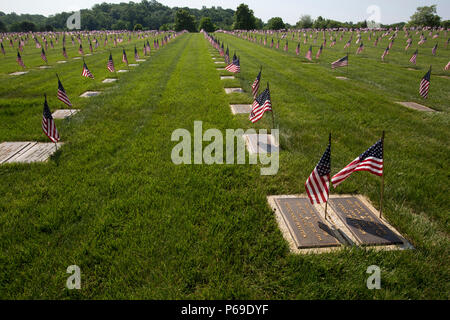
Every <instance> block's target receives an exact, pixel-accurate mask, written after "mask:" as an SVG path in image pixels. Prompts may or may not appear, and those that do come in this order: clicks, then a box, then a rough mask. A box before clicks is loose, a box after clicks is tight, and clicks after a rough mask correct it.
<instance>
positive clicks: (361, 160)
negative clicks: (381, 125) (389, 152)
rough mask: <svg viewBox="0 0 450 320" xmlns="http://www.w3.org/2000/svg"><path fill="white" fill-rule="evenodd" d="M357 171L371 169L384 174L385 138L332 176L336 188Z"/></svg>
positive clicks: (378, 174)
mask: <svg viewBox="0 0 450 320" xmlns="http://www.w3.org/2000/svg"><path fill="white" fill-rule="evenodd" d="M355 171H369V172H370V173H372V174H375V175H377V176H382V175H383V140H382V139H380V140H378V142H377V143H375V144H374V145H373V146H371V147H370V148H369V149H367V151H366V152H364V153H362V154H361V155H360V156H359V157H357V158H356V159H355V160H353V161H352V162H350V164H348V165H347V166H346V167H345V168H344V169H342V170H341V171H339V172H338V173H337V174H335V175H334V176H333V177H332V178H331V182H332V183H333V186H334V187H335V188H336V187H337V186H338V185H339V184H341V183H342V182H343V181H344V180H345V179H347V178H348V177H349V176H350V175H351V174H352V173H353V172H355Z"/></svg>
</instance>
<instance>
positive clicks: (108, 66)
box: [106, 52, 115, 72]
mask: <svg viewBox="0 0 450 320" xmlns="http://www.w3.org/2000/svg"><path fill="white" fill-rule="evenodd" d="M106 68H108V70H109V72H114V71H115V69H114V61H113V58H112V54H111V52H110V53H109V59H108V64H107V65H106Z"/></svg>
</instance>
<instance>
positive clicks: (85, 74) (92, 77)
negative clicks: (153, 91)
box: [81, 62, 94, 79]
mask: <svg viewBox="0 0 450 320" xmlns="http://www.w3.org/2000/svg"><path fill="white" fill-rule="evenodd" d="M81 75H82V76H83V77H86V78H91V79H94V75H93V74H92V73H91V72H90V71H89V69H88V67H87V65H86V62H84V63H83V72H81Z"/></svg>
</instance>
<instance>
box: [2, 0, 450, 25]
mask: <svg viewBox="0 0 450 320" xmlns="http://www.w3.org/2000/svg"><path fill="white" fill-rule="evenodd" d="M102 2H108V3H120V2H128V1H127V0H106V1H102V0H100V1H99V0H62V1H61V0H41V1H35V0H32V1H30V0H1V3H0V11H3V12H5V13H11V12H16V13H18V14H20V13H34V14H43V15H45V16H48V15H50V14H55V13H58V12H62V11H74V10H79V9H87V8H91V7H92V6H93V5H94V4H96V3H102ZM134 2H140V0H135V1H134ZM158 2H161V3H163V4H165V5H167V6H169V7H175V6H177V7H190V8H201V7H202V6H206V7H211V6H221V7H222V8H231V9H236V7H237V6H238V5H239V4H240V3H243V2H244V3H246V4H248V5H249V7H250V9H252V10H253V11H254V12H255V15H256V16H257V17H259V18H261V19H262V20H263V21H265V22H267V20H268V19H269V18H271V17H276V16H279V17H282V18H283V20H284V21H285V22H288V23H290V24H295V23H296V22H297V21H298V20H299V17H300V16H301V15H303V14H310V15H311V16H312V17H313V18H316V17H317V16H319V15H321V16H322V17H324V18H329V19H334V20H338V21H342V22H344V21H353V22H358V21H363V20H365V19H367V20H374V21H377V22H381V23H384V24H390V23H394V22H400V21H408V20H409V17H410V16H411V15H412V14H413V13H414V11H415V9H416V8H417V7H419V6H424V5H432V4H437V10H438V14H439V15H440V16H441V17H442V18H443V19H444V20H450V0H431V1H429V0H340V1H339V0H337V1H336V0H208V1H200V0H160V1H158ZM373 6H376V7H377V8H379V10H378V9H375V10H369V11H370V12H368V8H373Z"/></svg>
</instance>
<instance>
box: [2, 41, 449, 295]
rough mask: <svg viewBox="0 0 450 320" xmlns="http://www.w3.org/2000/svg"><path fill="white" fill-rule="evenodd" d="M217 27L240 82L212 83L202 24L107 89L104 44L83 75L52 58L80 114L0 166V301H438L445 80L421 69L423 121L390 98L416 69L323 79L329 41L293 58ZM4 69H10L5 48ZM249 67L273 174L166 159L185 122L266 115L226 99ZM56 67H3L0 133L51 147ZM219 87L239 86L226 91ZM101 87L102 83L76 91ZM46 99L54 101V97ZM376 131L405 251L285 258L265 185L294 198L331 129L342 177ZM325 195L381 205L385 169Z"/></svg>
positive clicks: (444, 271) (353, 71)
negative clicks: (269, 112)
mask: <svg viewBox="0 0 450 320" xmlns="http://www.w3.org/2000/svg"><path fill="white" fill-rule="evenodd" d="M219 38H221V39H223V40H225V41H226V43H228V44H229V45H230V46H231V47H232V48H233V50H234V49H236V50H238V53H239V55H240V57H241V67H242V73H241V74H240V75H239V78H238V79H237V80H233V81H227V82H225V81H221V80H220V79H219V76H218V75H219V72H217V71H216V70H215V69H216V65H215V64H214V62H213V61H212V60H211V57H210V52H213V49H212V48H211V47H210V45H209V43H208V42H207V41H205V40H204V38H203V36H202V35H200V34H188V35H183V36H181V37H179V38H178V39H176V40H175V41H173V42H171V43H169V44H168V45H167V46H166V47H164V48H162V49H161V50H159V51H157V52H154V53H152V57H151V58H150V59H148V61H147V62H145V63H142V64H141V65H140V66H139V67H137V69H136V70H135V71H133V72H130V73H128V74H124V75H121V76H120V81H119V82H118V83H116V84H114V85H109V86H103V85H100V83H99V82H100V79H102V77H106V76H107V71H106V61H107V55H108V52H107V51H105V52H103V53H99V54H98V57H99V58H98V59H97V58H96V57H97V56H96V57H94V56H91V57H89V58H90V59H91V60H87V61H86V62H87V63H88V66H89V68H90V70H91V71H92V72H93V73H94V75H95V76H96V80H95V81H89V80H88V79H81V76H80V75H79V73H81V65H79V63H73V62H71V63H70V64H71V65H61V66H58V67H57V70H58V72H59V73H60V75H61V76H62V77H63V83H64V85H65V86H66V91H67V92H68V94H69V96H70V97H71V98H72V97H73V98H72V99H73V102H74V105H75V107H77V108H78V107H80V108H81V109H82V112H80V113H79V114H77V115H76V116H74V117H73V118H72V119H71V120H64V121H58V122H57V125H58V127H59V129H60V134H61V137H62V140H63V141H64V142H66V144H65V145H64V146H63V147H62V148H61V149H60V151H59V152H58V153H57V154H56V155H55V156H53V157H52V159H51V160H50V161H49V162H48V163H45V164H31V165H21V164H10V165H2V166H0V177H1V179H2V180H1V184H0V265H1V266H2V268H1V270H0V297H1V298H3V299H29V298H32V299H50V298H53V299H109V298H118V299H125V298H126V299H231V298H234V299H345V298H346V299H407V298H408V299H438V298H439V299H448V298H449V287H448V283H449V281H448V280H449V269H448V262H449V261H448V257H449V243H448V205H447V201H446V200H447V197H446V196H445V195H446V194H448V186H447V183H446V181H447V180H448V169H447V159H448V154H449V152H448V151H449V150H448V146H447V142H448V138H449V137H448V105H447V104H446V103H447V101H449V100H448V98H449V96H448V92H447V91H444V88H446V87H448V82H446V81H448V79H440V80H438V79H437V78H432V91H431V92H430V100H429V101H428V102H427V103H426V105H429V106H432V107H435V108H436V109H438V110H442V111H443V112H440V113H436V114H432V115H431V114H424V113H419V112H416V111H412V110H408V109H406V108H403V107H401V106H399V105H396V104H394V103H393V101H394V100H397V99H401V98H402V99H401V100H404V99H405V98H409V100H411V101H415V100H418V99H417V97H416V96H417V94H414V92H416V91H417V90H418V89H416V88H417V86H418V82H419V81H420V77H421V76H422V72H420V73H417V76H416V78H417V79H413V80H409V78H414V74H415V72H414V71H408V70H406V69H405V68H403V67H401V66H399V65H397V64H394V63H392V64H393V65H392V66H389V67H388V66H387V65H380V63H379V61H378V60H376V61H375V60H374V59H369V58H367V59H364V58H362V57H361V61H359V58H355V59H354V60H355V62H354V64H352V66H351V67H350V70H349V76H348V77H349V78H351V80H350V81H348V82H343V81H339V80H336V79H335V76H336V74H337V73H343V72H344V71H343V70H339V71H337V72H333V71H331V70H329V66H328V62H331V61H334V60H336V59H334V58H337V57H338V56H339V55H341V53H340V52H333V53H331V51H332V50H326V52H325V53H324V55H323V57H322V59H323V63H322V62H321V63H320V64H319V65H305V64H302V61H303V59H299V58H297V57H295V55H293V54H292V53H289V54H286V53H284V52H281V51H276V50H271V49H268V48H262V47H260V46H259V45H256V44H254V43H249V42H247V41H244V40H242V39H237V38H235V37H232V36H230V35H219ZM338 45H339V44H338ZM342 46H343V45H342ZM291 49H295V48H291ZM117 50H119V51H118V52H120V49H117ZM355 50H356V49H355ZM366 50H367V51H369V50H368V49H366ZM430 50H431V49H430ZM328 51H329V52H330V53H329V56H328ZM374 51H375V50H374ZM37 52H38V51H37ZM129 52H130V53H128V56H129V60H130V61H132V53H131V50H129ZM140 54H141V52H140ZM373 54H374V55H375V53H373ZM399 54H400V53H399ZM303 55H304V53H303ZM380 55H381V53H380ZM393 56H394V54H393ZM37 57H38V58H39V56H37ZM39 59H40V58H39ZM408 59H409V58H408ZM357 60H358V61H357ZM36 61H38V60H36ZM119 61H120V54H117V53H116V55H115V62H116V65H118V64H119ZM351 61H353V59H352V60H351ZM356 61H357V62H356ZM0 63H2V64H5V65H7V67H5V69H4V70H9V69H8V68H10V69H14V68H13V66H12V65H13V64H14V63H15V61H14V59H11V60H8V61H7V62H5V61H3V60H0ZM261 64H262V65H263V66H264V69H263V84H265V82H266V81H268V80H269V81H270V87H271V93H272V101H273V108H274V111H275V114H276V122H277V124H278V126H279V128H280V133H281V137H282V139H281V148H282V151H281V154H280V170H279V173H278V174H277V175H275V176H265V177H263V176H260V174H259V166H252V165H210V166H208V165H180V166H176V165H174V164H173V163H172V162H171V158H170V155H171V151H172V148H173V147H174V146H175V144H176V142H171V141H170V137H171V134H172V132H173V130H175V129H178V128H185V129H188V130H189V131H190V132H193V125H194V121H195V120H201V121H203V128H204V130H206V129H208V128H218V129H220V130H222V131H223V132H224V131H225V129H227V128H244V129H246V128H251V127H256V128H267V127H268V126H269V125H270V121H269V118H270V117H268V116H266V117H265V119H263V120H262V121H261V122H260V123H258V124H257V125H255V126H253V125H252V124H251V123H250V122H249V121H248V119H247V117H246V116H245V115H242V116H233V115H232V114H231V112H230V109H229V107H228V104H229V103H230V102H251V96H250V92H251V91H250V86H251V83H252V82H253V80H254V77H256V74H257V71H258V69H259V66H260V65H261ZM444 65H445V64H444ZM75 66H76V67H75ZM366 67H367V68H370V69H371V71H370V72H369V71H367V70H365V68H366ZM60 68H66V69H60ZM423 68H425V67H423ZM73 69H76V70H73ZM60 70H61V71H60ZM54 71H55V69H52V70H39V71H32V72H30V73H29V74H27V75H24V76H21V77H20V78H13V79H11V78H10V77H9V76H8V75H6V74H3V75H2V77H1V78H0V81H1V83H2V86H1V88H2V89H0V90H1V93H0V120H1V121H2V123H6V124H7V126H8V127H7V128H4V126H2V127H1V129H0V141H14V140H22V141H23V140H30V139H35V140H41V141H45V139H44V138H45V137H43V134H42V132H41V129H40V120H41V112H42V98H41V96H42V93H43V91H48V92H50V91H51V90H54V91H55V95H56V78H54ZM102 72H103V73H102ZM5 73H6V71H5ZM224 74H225V73H224ZM419 74H420V75H419ZM78 78H80V79H78ZM401 79H405V80H404V81H403V82H402V80H401ZM413 84H414V88H412V86H413ZM229 85H230V86H242V87H243V88H244V89H245V90H246V92H247V93H246V94H241V95H232V96H229V95H226V94H225V93H224V90H223V88H224V86H229ZM95 87H100V88H101V89H102V90H104V91H105V92H104V93H103V94H102V95H100V96H98V97H95V98H90V99H86V100H82V99H81V98H77V96H78V95H79V94H81V93H82V92H84V91H85V90H87V89H93V88H95ZM18 88H22V90H19V89H18ZM392 88H394V89H392ZM13 92H14V94H13ZM72 92H73V93H75V92H76V94H72V95H71V93H72ZM414 99H415V100H414ZM418 101H419V100H418ZM58 103H59V102H58V101H57V100H56V98H53V99H52V101H51V103H50V108H52V109H56V105H57V104H58ZM60 105H61V104H60ZM30 118H32V119H31V120H30ZM12 124H16V126H14V125H12ZM382 130H386V144H385V155H386V162H385V172H386V190H385V215H386V217H387V219H388V220H389V221H390V222H391V223H392V224H393V225H394V226H395V227H396V228H397V229H398V230H399V231H400V232H401V233H402V234H403V235H404V236H406V237H407V238H408V240H409V241H411V243H412V244H413V245H414V246H415V247H416V250H412V251H402V252H400V251H395V252H377V251H374V250H366V249H362V248H357V247H353V248H346V249H344V250H343V251H341V252H336V253H330V254H323V255H306V256H305V255H300V256H299V255H292V254H290V253H289V249H288V246H287V244H286V242H285V241H284V239H283V237H282V234H281V232H280V231H279V230H278V227H277V223H276V221H275V217H274V215H273V213H272V212H271V210H270V209H269V207H268V205H267V200H266V196H267V195H270V194H292V193H301V192H304V190H303V187H302V186H303V184H304V181H305V180H306V178H307V176H308V175H309V174H310V172H311V170H312V169H313V167H314V166H315V165H316V163H317V161H318V160H319V158H320V156H321V154H322V153H323V151H324V148H325V146H326V143H327V137H328V132H330V131H331V132H332V133H333V151H332V152H333V153H332V161H333V162H332V170H333V172H337V170H339V169H340V168H341V167H343V166H345V165H346V164H347V163H348V162H349V161H351V160H353V159H354V157H356V156H357V155H358V154H359V153H361V152H362V151H364V150H365V149H366V148H367V147H369V146H370V145H371V144H372V143H374V142H375V141H376V139H377V138H378V137H379V136H380V134H381V131H382ZM333 192H334V191H333ZM337 192H338V193H360V194H364V195H366V196H368V197H369V198H370V199H371V200H372V202H373V203H374V205H375V206H377V203H378V193H379V180H378V179H377V178H376V177H374V176H371V175H369V174H366V173H358V174H355V175H354V176H352V177H351V178H349V179H348V180H347V181H346V182H345V183H344V184H342V186H340V187H339V188H338V189H337ZM72 264H76V265H78V266H80V268H81V273H82V289H81V290H79V291H75V290H72V291H69V290H67V289H65V283H66V279H67V277H68V274H66V273H65V270H66V268H67V267H68V266H69V265H72ZM373 264H375V265H378V266H379V267H380V268H381V270H382V273H381V276H382V280H381V285H382V289H381V290H373V291H372V290H368V289H367V288H366V279H367V277H368V275H367V274H366V269H367V267H368V266H370V265H373Z"/></svg>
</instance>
